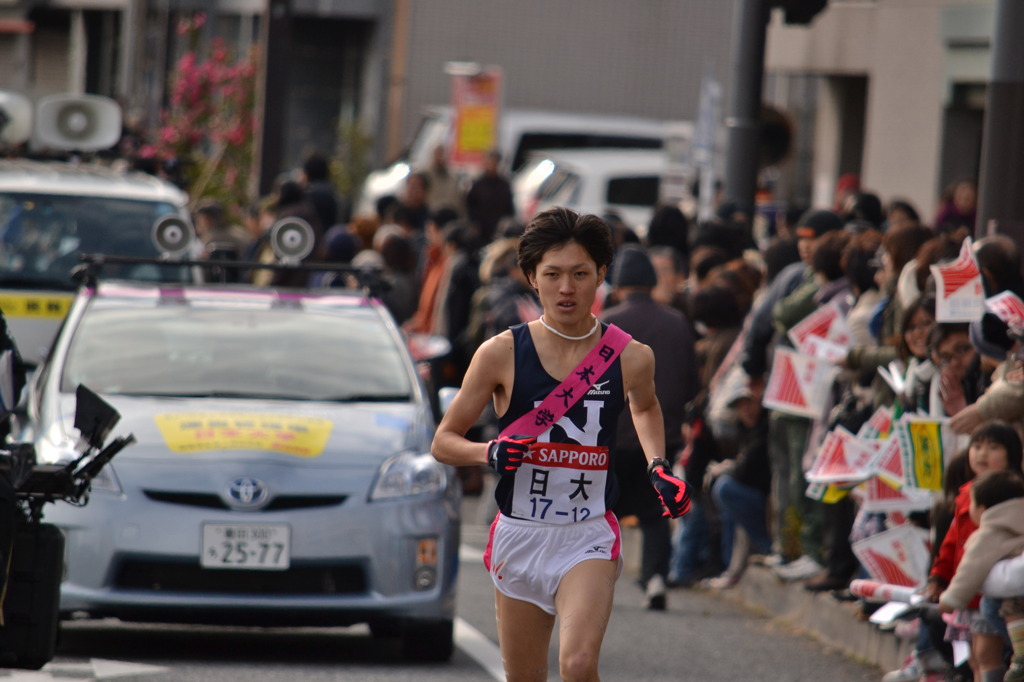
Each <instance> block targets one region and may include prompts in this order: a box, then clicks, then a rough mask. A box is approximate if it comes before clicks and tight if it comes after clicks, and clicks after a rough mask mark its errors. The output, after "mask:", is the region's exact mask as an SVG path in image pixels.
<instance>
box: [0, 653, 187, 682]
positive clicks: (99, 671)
mask: <svg viewBox="0 0 1024 682" xmlns="http://www.w3.org/2000/svg"><path fill="white" fill-rule="evenodd" d="M169 671H170V668H163V667H161V666H158V665H146V664H145V663H129V662H127V661H108V660H106V659H102V658H93V659H90V660H89V662H88V663H47V664H46V665H45V666H43V669H42V670H12V671H11V674H10V675H9V676H7V677H4V678H2V679H7V680H14V682H59V681H60V680H79V682H82V681H83V680H90V681H97V682H98V681H99V680H112V679H115V678H118V677H131V676H133V675H160V674H162V673H166V672H169Z"/></svg>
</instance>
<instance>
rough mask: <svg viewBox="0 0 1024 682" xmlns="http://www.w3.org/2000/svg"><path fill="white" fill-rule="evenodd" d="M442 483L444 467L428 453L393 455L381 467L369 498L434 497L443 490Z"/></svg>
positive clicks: (443, 484) (443, 485)
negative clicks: (433, 495)
mask: <svg viewBox="0 0 1024 682" xmlns="http://www.w3.org/2000/svg"><path fill="white" fill-rule="evenodd" d="M446 480H447V478H446V476H445V469H444V465H443V464H441V463H440V462H438V461H437V460H436V459H434V458H433V456H431V455H430V454H429V453H428V454H422V455H414V454H412V453H405V454H401V455H396V456H394V457H392V458H390V459H388V461H386V462H384V464H383V465H382V466H381V468H380V473H379V474H378V476H377V482H376V483H375V484H374V485H373V490H371V491H370V499H371V500H386V499H391V498H395V497H409V496H412V495H430V494H435V493H439V492H443V491H444V489H445V486H446V485H447V483H446Z"/></svg>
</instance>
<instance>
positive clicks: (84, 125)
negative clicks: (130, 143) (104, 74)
mask: <svg viewBox="0 0 1024 682" xmlns="http://www.w3.org/2000/svg"><path fill="white" fill-rule="evenodd" d="M119 139H121V107H119V106H118V105H117V102H115V101H114V100H112V99H110V98H109V97H102V96H100V95H66V94H65V95H50V96H48V97H44V98H42V99H41V100H39V104H38V105H37V106H36V130H35V140H36V142H38V143H39V144H40V145H41V146H44V147H53V148H56V149H63V150H67V151H82V152H89V151H97V150H100V149H108V148H110V147H113V146H114V145H115V144H117V141H118V140H119Z"/></svg>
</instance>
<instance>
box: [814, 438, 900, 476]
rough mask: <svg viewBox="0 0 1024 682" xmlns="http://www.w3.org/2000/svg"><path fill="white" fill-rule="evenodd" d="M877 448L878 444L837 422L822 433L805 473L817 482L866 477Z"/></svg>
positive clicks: (876, 458)
mask: <svg viewBox="0 0 1024 682" xmlns="http://www.w3.org/2000/svg"><path fill="white" fill-rule="evenodd" d="M880 450H881V448H880V447H874V446H873V444H871V445H869V444H868V443H866V442H865V441H862V440H860V439H859V438H857V436H855V435H853V434H852V433H850V432H849V431H847V430H846V429H844V428H843V427H842V426H837V427H836V428H835V429H833V430H832V431H829V432H828V434H827V435H826V436H825V440H824V442H822V444H821V447H820V448H818V456H817V457H815V459H814V464H813V465H812V466H811V468H810V470H809V471H808V472H807V473H806V474H805V477H806V478H807V480H808V481H811V482H817V483H839V482H845V483H852V482H857V481H864V480H867V479H869V478H871V477H872V476H874V475H875V462H876V461H877V460H878V456H879V454H880Z"/></svg>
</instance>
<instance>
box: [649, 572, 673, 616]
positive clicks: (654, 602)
mask: <svg viewBox="0 0 1024 682" xmlns="http://www.w3.org/2000/svg"><path fill="white" fill-rule="evenodd" d="M667 606H668V598H667V597H666V595H665V579H664V578H663V577H661V576H660V575H658V574H654V575H653V576H651V579H650V580H648V581H647V590H646V591H645V593H644V608H645V609H647V610H648V611H664V610H665V608H666V607H667Z"/></svg>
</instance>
